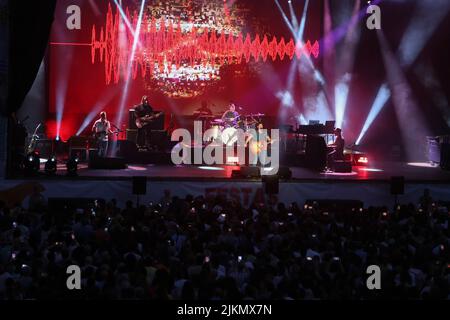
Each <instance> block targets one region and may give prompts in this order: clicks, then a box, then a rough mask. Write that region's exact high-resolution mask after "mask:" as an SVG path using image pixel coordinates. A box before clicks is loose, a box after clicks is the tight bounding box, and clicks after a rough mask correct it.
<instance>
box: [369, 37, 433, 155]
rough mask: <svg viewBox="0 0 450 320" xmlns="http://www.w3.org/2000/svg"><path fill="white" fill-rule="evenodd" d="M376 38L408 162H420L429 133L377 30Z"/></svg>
mask: <svg viewBox="0 0 450 320" xmlns="http://www.w3.org/2000/svg"><path fill="white" fill-rule="evenodd" d="M377 36H378V40H379V42H380V46H381V52H382V55H383V60H384V65H385V67H386V72H387V79H388V83H389V86H390V88H391V89H392V97H393V102H394V107H395V112H396V114H397V120H398V123H399V125H400V130H401V134H402V137H403V143H404V146H405V148H406V153H407V157H408V160H410V161H417V160H421V159H423V158H424V157H425V138H426V136H427V135H428V133H429V131H428V128H427V126H426V124H425V121H424V117H423V114H422V111H421V110H420V108H419V106H418V105H417V103H416V101H415V99H414V97H413V93H412V90H411V87H410V86H409V84H408V81H407V80H406V77H405V75H404V73H403V70H402V68H401V66H400V64H399V63H398V61H397V59H396V57H395V55H394V53H393V52H392V51H391V49H390V47H389V44H388V42H387V40H386V37H385V35H384V33H383V31H382V30H377Z"/></svg>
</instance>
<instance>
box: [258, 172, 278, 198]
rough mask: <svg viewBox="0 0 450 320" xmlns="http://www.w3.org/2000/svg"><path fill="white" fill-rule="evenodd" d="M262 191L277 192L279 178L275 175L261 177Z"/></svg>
mask: <svg viewBox="0 0 450 320" xmlns="http://www.w3.org/2000/svg"><path fill="white" fill-rule="evenodd" d="M262 181H263V185H264V191H265V193H267V194H278V192H279V185H280V179H279V177H278V176H277V175H273V176H263V177H262Z"/></svg>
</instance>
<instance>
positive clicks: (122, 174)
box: [41, 162, 450, 183]
mask: <svg viewBox="0 0 450 320" xmlns="http://www.w3.org/2000/svg"><path fill="white" fill-rule="evenodd" d="M41 166H42V168H41V169H42V170H41V171H42V172H43V169H44V168H43V166H44V164H42V165H41ZM290 169H291V171H292V179H291V180H293V181H299V180H305V181H371V180H373V181H387V180H389V179H390V177H392V176H404V177H405V180H407V181H410V182H438V183H447V182H450V171H444V170H442V169H441V168H439V167H436V166H432V165H430V164H428V163H425V162H424V163H403V162H378V163H372V164H371V165H370V166H368V167H353V172H352V173H322V172H317V171H313V170H310V169H307V168H301V167H290ZM233 170H239V166H195V165H183V166H174V165H153V164H148V165H142V164H130V165H128V168H127V169H120V170H105V169H90V168H88V166H87V164H86V163H80V164H79V166H78V178H81V179H94V180H102V179H106V180H109V179H113V180H120V179H125V180H128V179H130V178H131V177H133V176H146V177H147V178H148V179H150V180H206V181H214V180H228V179H230V178H231V173H232V171H233ZM66 173H67V171H66V167H65V164H63V163H61V164H58V172H57V176H56V177H55V178H65V175H66Z"/></svg>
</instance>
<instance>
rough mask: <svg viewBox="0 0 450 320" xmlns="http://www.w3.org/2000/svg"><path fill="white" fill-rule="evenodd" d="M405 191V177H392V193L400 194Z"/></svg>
mask: <svg viewBox="0 0 450 320" xmlns="http://www.w3.org/2000/svg"><path fill="white" fill-rule="evenodd" d="M404 193H405V177H391V194H392V195H400V194H404Z"/></svg>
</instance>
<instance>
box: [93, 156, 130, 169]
mask: <svg viewBox="0 0 450 320" xmlns="http://www.w3.org/2000/svg"><path fill="white" fill-rule="evenodd" d="M89 168H90V169H109V170H120V169H126V168H127V163H126V161H125V159H124V158H100V157H94V158H92V159H91V161H89Z"/></svg>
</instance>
